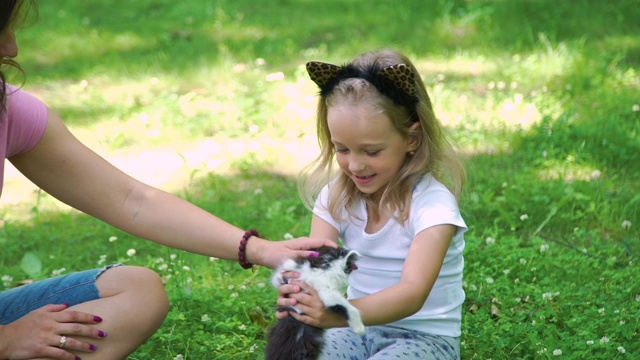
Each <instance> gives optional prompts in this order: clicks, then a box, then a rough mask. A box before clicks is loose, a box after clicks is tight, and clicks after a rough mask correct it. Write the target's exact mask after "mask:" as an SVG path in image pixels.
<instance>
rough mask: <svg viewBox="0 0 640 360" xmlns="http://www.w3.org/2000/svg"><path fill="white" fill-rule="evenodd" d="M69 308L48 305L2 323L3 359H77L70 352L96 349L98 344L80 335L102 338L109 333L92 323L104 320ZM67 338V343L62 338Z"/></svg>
mask: <svg viewBox="0 0 640 360" xmlns="http://www.w3.org/2000/svg"><path fill="white" fill-rule="evenodd" d="M67 307H68V306H67V305H66V304H62V305H46V306H44V307H41V308H40V309H37V310H34V311H32V312H31V313H29V314H27V315H25V316H24V317H22V318H20V319H18V320H16V321H14V322H12V323H10V324H8V325H6V326H0V358H2V359H7V358H8V359H33V358H47V359H61V360H76V359H79V357H77V356H76V355H75V354H73V353H71V352H70V351H74V352H94V351H96V349H97V347H96V346H95V345H93V344H90V343H88V342H85V341H82V340H79V339H78V337H84V338H95V339H101V338H104V337H105V336H107V335H106V334H105V333H104V332H102V331H100V330H98V329H96V328H95V327H93V326H91V325H93V324H97V323H100V322H101V321H102V319H101V318H100V317H98V316H95V315H91V314H87V313H83V312H79V311H63V310H65V309H66V308H67ZM63 337H65V338H66V342H64V341H62V339H63ZM63 343H64V346H62V347H61V345H62V344H63Z"/></svg>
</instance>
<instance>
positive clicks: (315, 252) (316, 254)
mask: <svg viewBox="0 0 640 360" xmlns="http://www.w3.org/2000/svg"><path fill="white" fill-rule="evenodd" d="M318 256H320V253H319V252H317V251H312V252H310V253H309V257H312V258H315V257H318Z"/></svg>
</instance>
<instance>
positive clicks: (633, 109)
mask: <svg viewBox="0 0 640 360" xmlns="http://www.w3.org/2000/svg"><path fill="white" fill-rule="evenodd" d="M631 111H633V112H638V111H640V105H638V104H633V106H632V107H631Z"/></svg>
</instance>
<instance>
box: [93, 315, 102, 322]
mask: <svg viewBox="0 0 640 360" xmlns="http://www.w3.org/2000/svg"><path fill="white" fill-rule="evenodd" d="M93 322H97V323H99V322H102V318H101V317H100V316H94V317H93Z"/></svg>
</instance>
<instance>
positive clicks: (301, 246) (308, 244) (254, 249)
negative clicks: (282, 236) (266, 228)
mask: <svg viewBox="0 0 640 360" xmlns="http://www.w3.org/2000/svg"><path fill="white" fill-rule="evenodd" d="M256 240H258V241H256ZM260 240H262V239H256V238H252V239H251V240H250V241H249V242H248V244H247V256H248V257H249V259H250V261H251V259H255V261H252V262H255V263H256V264H260V265H263V266H266V267H269V268H271V269H275V268H276V267H278V266H280V265H282V263H283V262H284V261H285V260H286V259H294V260H297V259H304V258H307V257H309V256H313V253H314V251H312V250H310V249H314V248H319V247H321V246H324V245H326V246H331V247H337V246H338V245H337V244H336V243H335V242H334V241H331V240H327V239H320V238H307V237H301V238H296V239H292V240H283V241H268V240H262V241H260Z"/></svg>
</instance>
